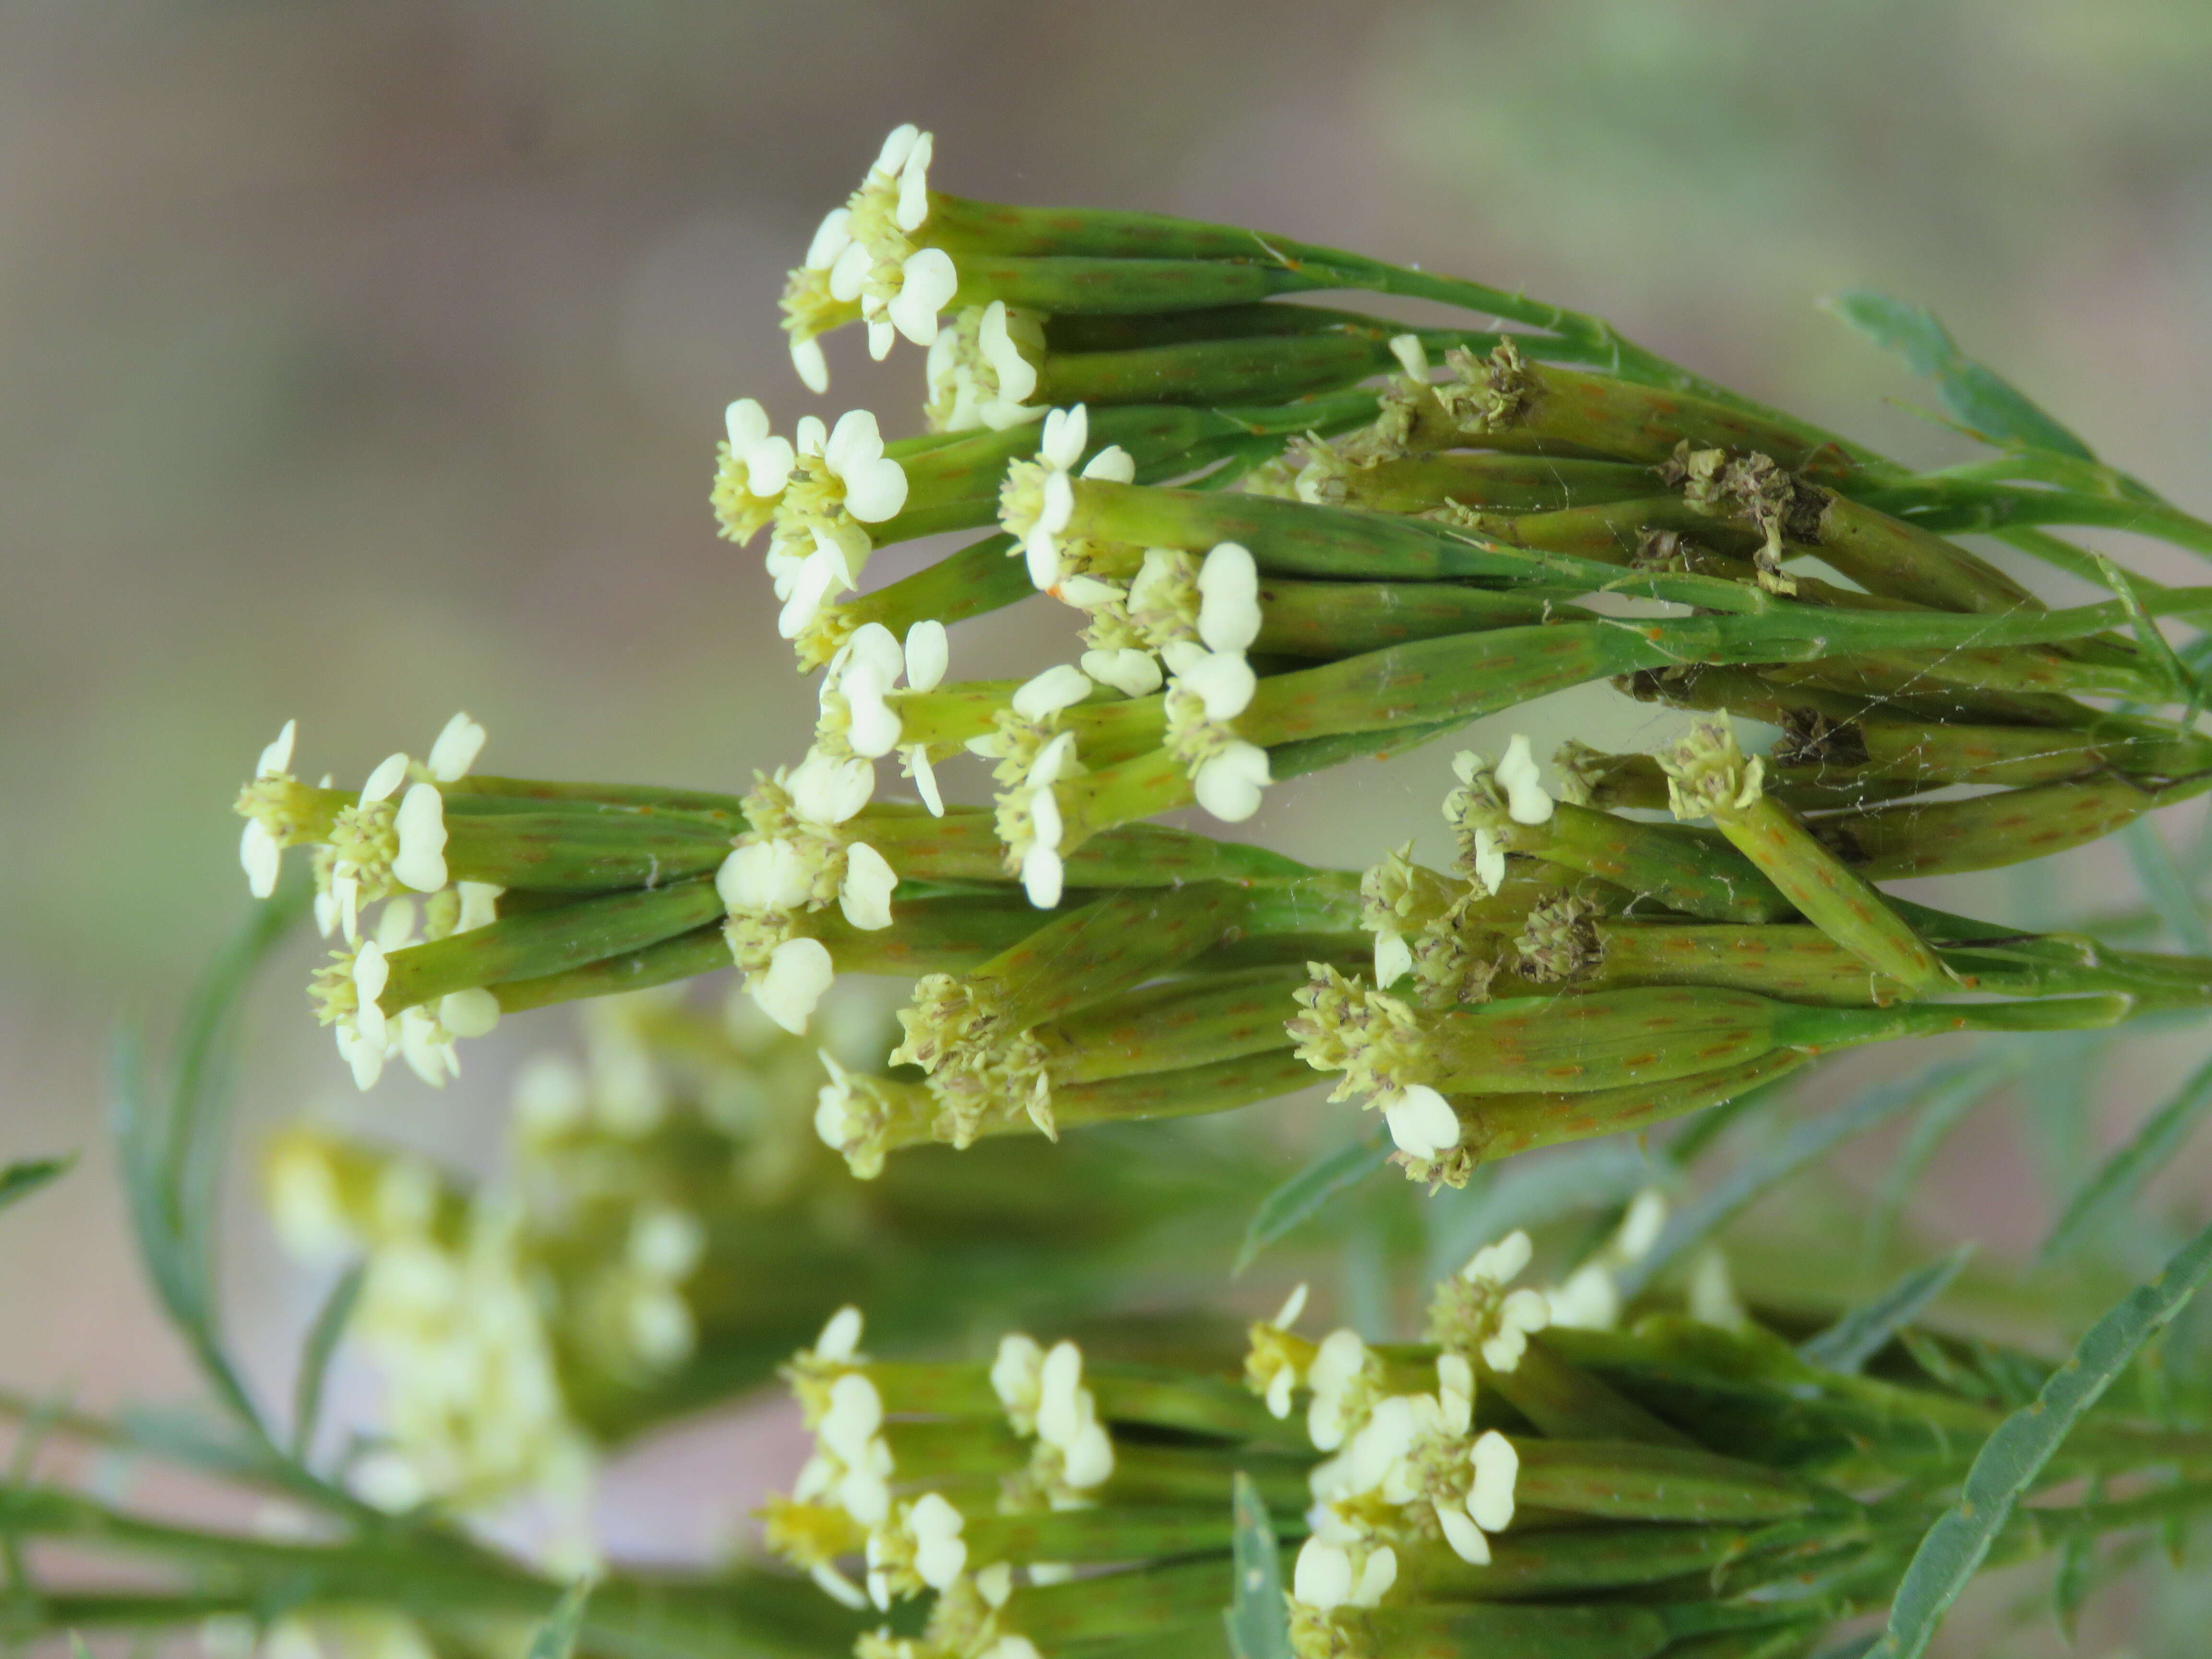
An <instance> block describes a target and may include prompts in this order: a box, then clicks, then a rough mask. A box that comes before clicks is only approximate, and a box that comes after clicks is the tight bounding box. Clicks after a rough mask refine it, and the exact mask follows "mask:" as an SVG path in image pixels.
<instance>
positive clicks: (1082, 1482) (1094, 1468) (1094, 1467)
mask: <svg viewBox="0 0 2212 1659" xmlns="http://www.w3.org/2000/svg"><path fill="white" fill-rule="evenodd" d="M1061 1468H1062V1471H1063V1474H1064V1478H1065V1479H1066V1481H1067V1484H1068V1485H1069V1486H1074V1487H1077V1488H1083V1487H1086V1486H1099V1485H1102V1484H1103V1482H1104V1481H1105V1480H1107V1478H1108V1477H1109V1476H1110V1475H1111V1474H1113V1473H1114V1442H1113V1439H1112V1438H1111V1437H1109V1435H1108V1434H1107V1432H1106V1427H1105V1425H1103V1424H1102V1423H1085V1425H1083V1428H1082V1430H1081V1431H1079V1433H1078V1434H1077V1435H1076V1437H1075V1438H1074V1439H1073V1442H1071V1443H1069V1444H1068V1445H1067V1447H1066V1449H1065V1458H1064V1462H1063V1463H1062V1465H1061Z"/></svg>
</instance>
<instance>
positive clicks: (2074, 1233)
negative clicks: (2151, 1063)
mask: <svg viewBox="0 0 2212 1659" xmlns="http://www.w3.org/2000/svg"><path fill="white" fill-rule="evenodd" d="M2208 1112H2212V1061H2207V1062H2206V1063H2205V1064H2204V1065H2203V1066H2199V1067H2197V1070H2196V1071H2195V1072H2193V1073H2191V1074H2190V1077H2189V1079H2188V1080H2187V1081H2186V1082H2185V1083H2184V1084H2183V1085H2181V1087H2180V1088H2179V1090H2177V1091H2175V1092H2174V1095H2173V1097H2172V1099H2170V1100H2168V1101H2167V1102H2166V1104H2164V1105H2163V1106H2161V1107H2160V1108H2159V1109H2157V1110H2156V1111H2154V1112H2153V1113H2152V1114H2151V1115H2150V1116H2149V1117H2148V1118H2146V1119H2145V1120H2144V1121H2143V1124H2142V1127H2141V1128H2139V1129H2137V1130H2136V1133H2135V1134H2134V1136H2133V1138H2131V1139H2130V1140H2129V1142H2128V1144H2127V1145H2126V1146H2123V1147H2121V1148H2120V1149H2119V1150H2118V1152H2114V1153H2113V1154H2112V1156H2111V1157H2110V1158H2106V1160H2105V1162H2104V1163H2103V1164H2101V1165H2100V1167H2099V1168H2098V1170H2097V1172H2096V1173H2095V1174H2094V1175H2093V1176H2090V1177H2089V1178H2088V1179H2087V1181H2085V1182H2082V1183H2081V1187H2080V1188H2079V1189H2078V1190H2076V1191H2075V1194H2074V1196H2073V1198H2072V1199H2071V1200H2069V1201H2068V1203H2067V1206H2066V1209H2065V1212H2064V1213H2063V1214H2062V1215H2060V1217H2059V1218H2058V1224H2057V1225H2056V1226H2054V1227H2053V1228H2052V1229H2051V1234H2050V1237H2047V1238H2045V1240H2044V1241H2043V1245H2042V1248H2041V1249H2039V1250H2037V1251H2036V1253H2035V1262H2034V1265H2035V1266H2036V1267H2043V1266H2045V1265H2046V1264H2048V1263H2050V1262H2051V1261H2056V1260H2057V1258H2058V1257H2060V1256H2062V1255H2065V1253H2066V1252H2067V1251H2068V1250H2069V1249H2072V1248H2073V1247H2074V1246H2075V1244H2076V1243H2080V1242H2081V1240H2082V1239H2083V1238H2086V1237H2088V1236H2089V1234H2091V1233H2092V1232H2093V1231H2095V1230H2096V1229H2097V1228H2098V1227H2099V1226H2100V1225H2102V1224H2103V1223H2104V1222H2105V1221H2106V1220H2107V1219H2108V1218H2110V1217H2111V1215H2112V1212H2114V1211H2115V1210H2116V1209H2117V1208H2118V1206H2120V1205H2122V1204H2123V1203H2124V1202H2125V1201H2126V1200H2129V1199H2130V1198H2133V1197H2134V1196H2135V1195H2136V1194H2137V1193H2139V1192H2141V1191H2142V1188H2143V1184H2144V1183H2145V1182H2148V1180H2149V1179H2150V1178H2151V1177H2152V1176H2154V1175H2156V1174H2157V1173H2158V1172H2159V1171H2160V1170H2162V1169H2164V1168H2165V1167H2166V1164H2169V1163H2170V1162H2172V1158H2173V1156H2174V1154H2175V1153H2176V1152H2179V1151H2180V1149H2181V1146H2182V1145H2183V1143H2184V1142H2185V1141H2186V1140H2187V1139H2189V1137H2190V1136H2191V1134H2193V1133H2195V1132H2196V1130H2197V1126H2198V1125H2199V1124H2200V1123H2202V1122H2203V1121H2204V1117H2205V1114H2206V1113H2208Z"/></svg>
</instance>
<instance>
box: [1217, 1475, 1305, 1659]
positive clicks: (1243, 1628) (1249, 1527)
mask: <svg viewBox="0 0 2212 1659" xmlns="http://www.w3.org/2000/svg"><path fill="white" fill-rule="evenodd" d="M1233 1501H1234V1504H1235V1509H1236V1516H1237V1525H1236V1532H1235V1534H1234V1541H1233V1550H1234V1559H1233V1567H1234V1571H1235V1573H1236V1580H1235V1585H1234V1588H1233V1589H1231V1593H1230V1598H1229V1606H1228V1607H1226V1608H1225V1609H1224V1610H1223V1613H1222V1615H1221V1618H1222V1622H1223V1623H1224V1624H1225V1626H1227V1627H1228V1632H1229V1651H1230V1652H1231V1654H1232V1655H1234V1656H1235V1659H1291V1622H1290V1618H1289V1615H1288V1613H1287V1611H1286V1609H1285V1606H1284V1602H1283V1559H1282V1553H1281V1551H1280V1549H1279V1547H1278V1546H1277V1544H1276V1542H1275V1526H1274V1522H1273V1520H1272V1519H1271V1518H1270V1517H1269V1516H1268V1514H1267V1500H1266V1499H1265V1498H1261V1496H1260V1489H1259V1487H1258V1486H1255V1485H1254V1484H1253V1481H1252V1477H1251V1476H1250V1475H1249V1474H1244V1473H1243V1471H1242V1470H1239V1471H1238V1472H1237V1485H1236V1489H1235V1498H1234V1500H1233Z"/></svg>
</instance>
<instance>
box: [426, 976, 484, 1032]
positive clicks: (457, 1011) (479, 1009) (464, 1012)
mask: <svg viewBox="0 0 2212 1659" xmlns="http://www.w3.org/2000/svg"><path fill="white" fill-rule="evenodd" d="M438 1024H441V1025H442V1026H444V1027H445V1028H446V1029H447V1030H448V1031H451V1032H452V1033H453V1035H454V1036H457V1037H479V1036H484V1035H485V1034H486V1033H487V1032H489V1030H491V1029H492V1027H493V1026H495V1025H496V1024H499V999H498V998H497V997H496V996H495V995H494V994H492V993H491V992H489V991H488V990H486V989H484V988H483V987H482V986H480V985H478V986H471V987H470V988H469V989H467V990H465V991H454V992H451V993H449V994H447V995H446V996H445V997H443V998H442V999H441V1000H440V1001H439V1003H438Z"/></svg>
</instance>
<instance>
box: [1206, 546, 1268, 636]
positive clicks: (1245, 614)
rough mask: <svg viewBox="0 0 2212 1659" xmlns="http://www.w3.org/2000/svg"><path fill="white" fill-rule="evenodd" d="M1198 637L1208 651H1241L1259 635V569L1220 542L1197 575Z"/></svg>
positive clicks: (1246, 554) (1248, 556)
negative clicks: (1204, 643)
mask: <svg viewBox="0 0 2212 1659" xmlns="http://www.w3.org/2000/svg"><path fill="white" fill-rule="evenodd" d="M1198 592H1199V607H1198V636H1199V638H1200V639H1201V640H1203V641H1206V649H1207V650H1209V651H1238V652H1241V651H1243V650H1246V649H1247V648H1249V647H1250V645H1251V643H1252V641H1254V640H1255V639H1257V638H1258V637H1259V635H1260V568H1259V566H1258V565H1256V564H1255V563H1254V562H1253V561H1252V556H1251V554H1250V553H1249V552H1247V551H1246V550H1244V549H1243V548H1242V547H1240V546H1238V545H1237V544H1236V543H1235V542H1223V543H1222V544H1220V545H1219V546H1218V547H1216V548H1215V549H1214V550H1213V551H1212V552H1211V553H1209V554H1207V555H1206V562H1205V563H1204V564H1202V565H1200V567H1199V571H1198Z"/></svg>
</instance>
